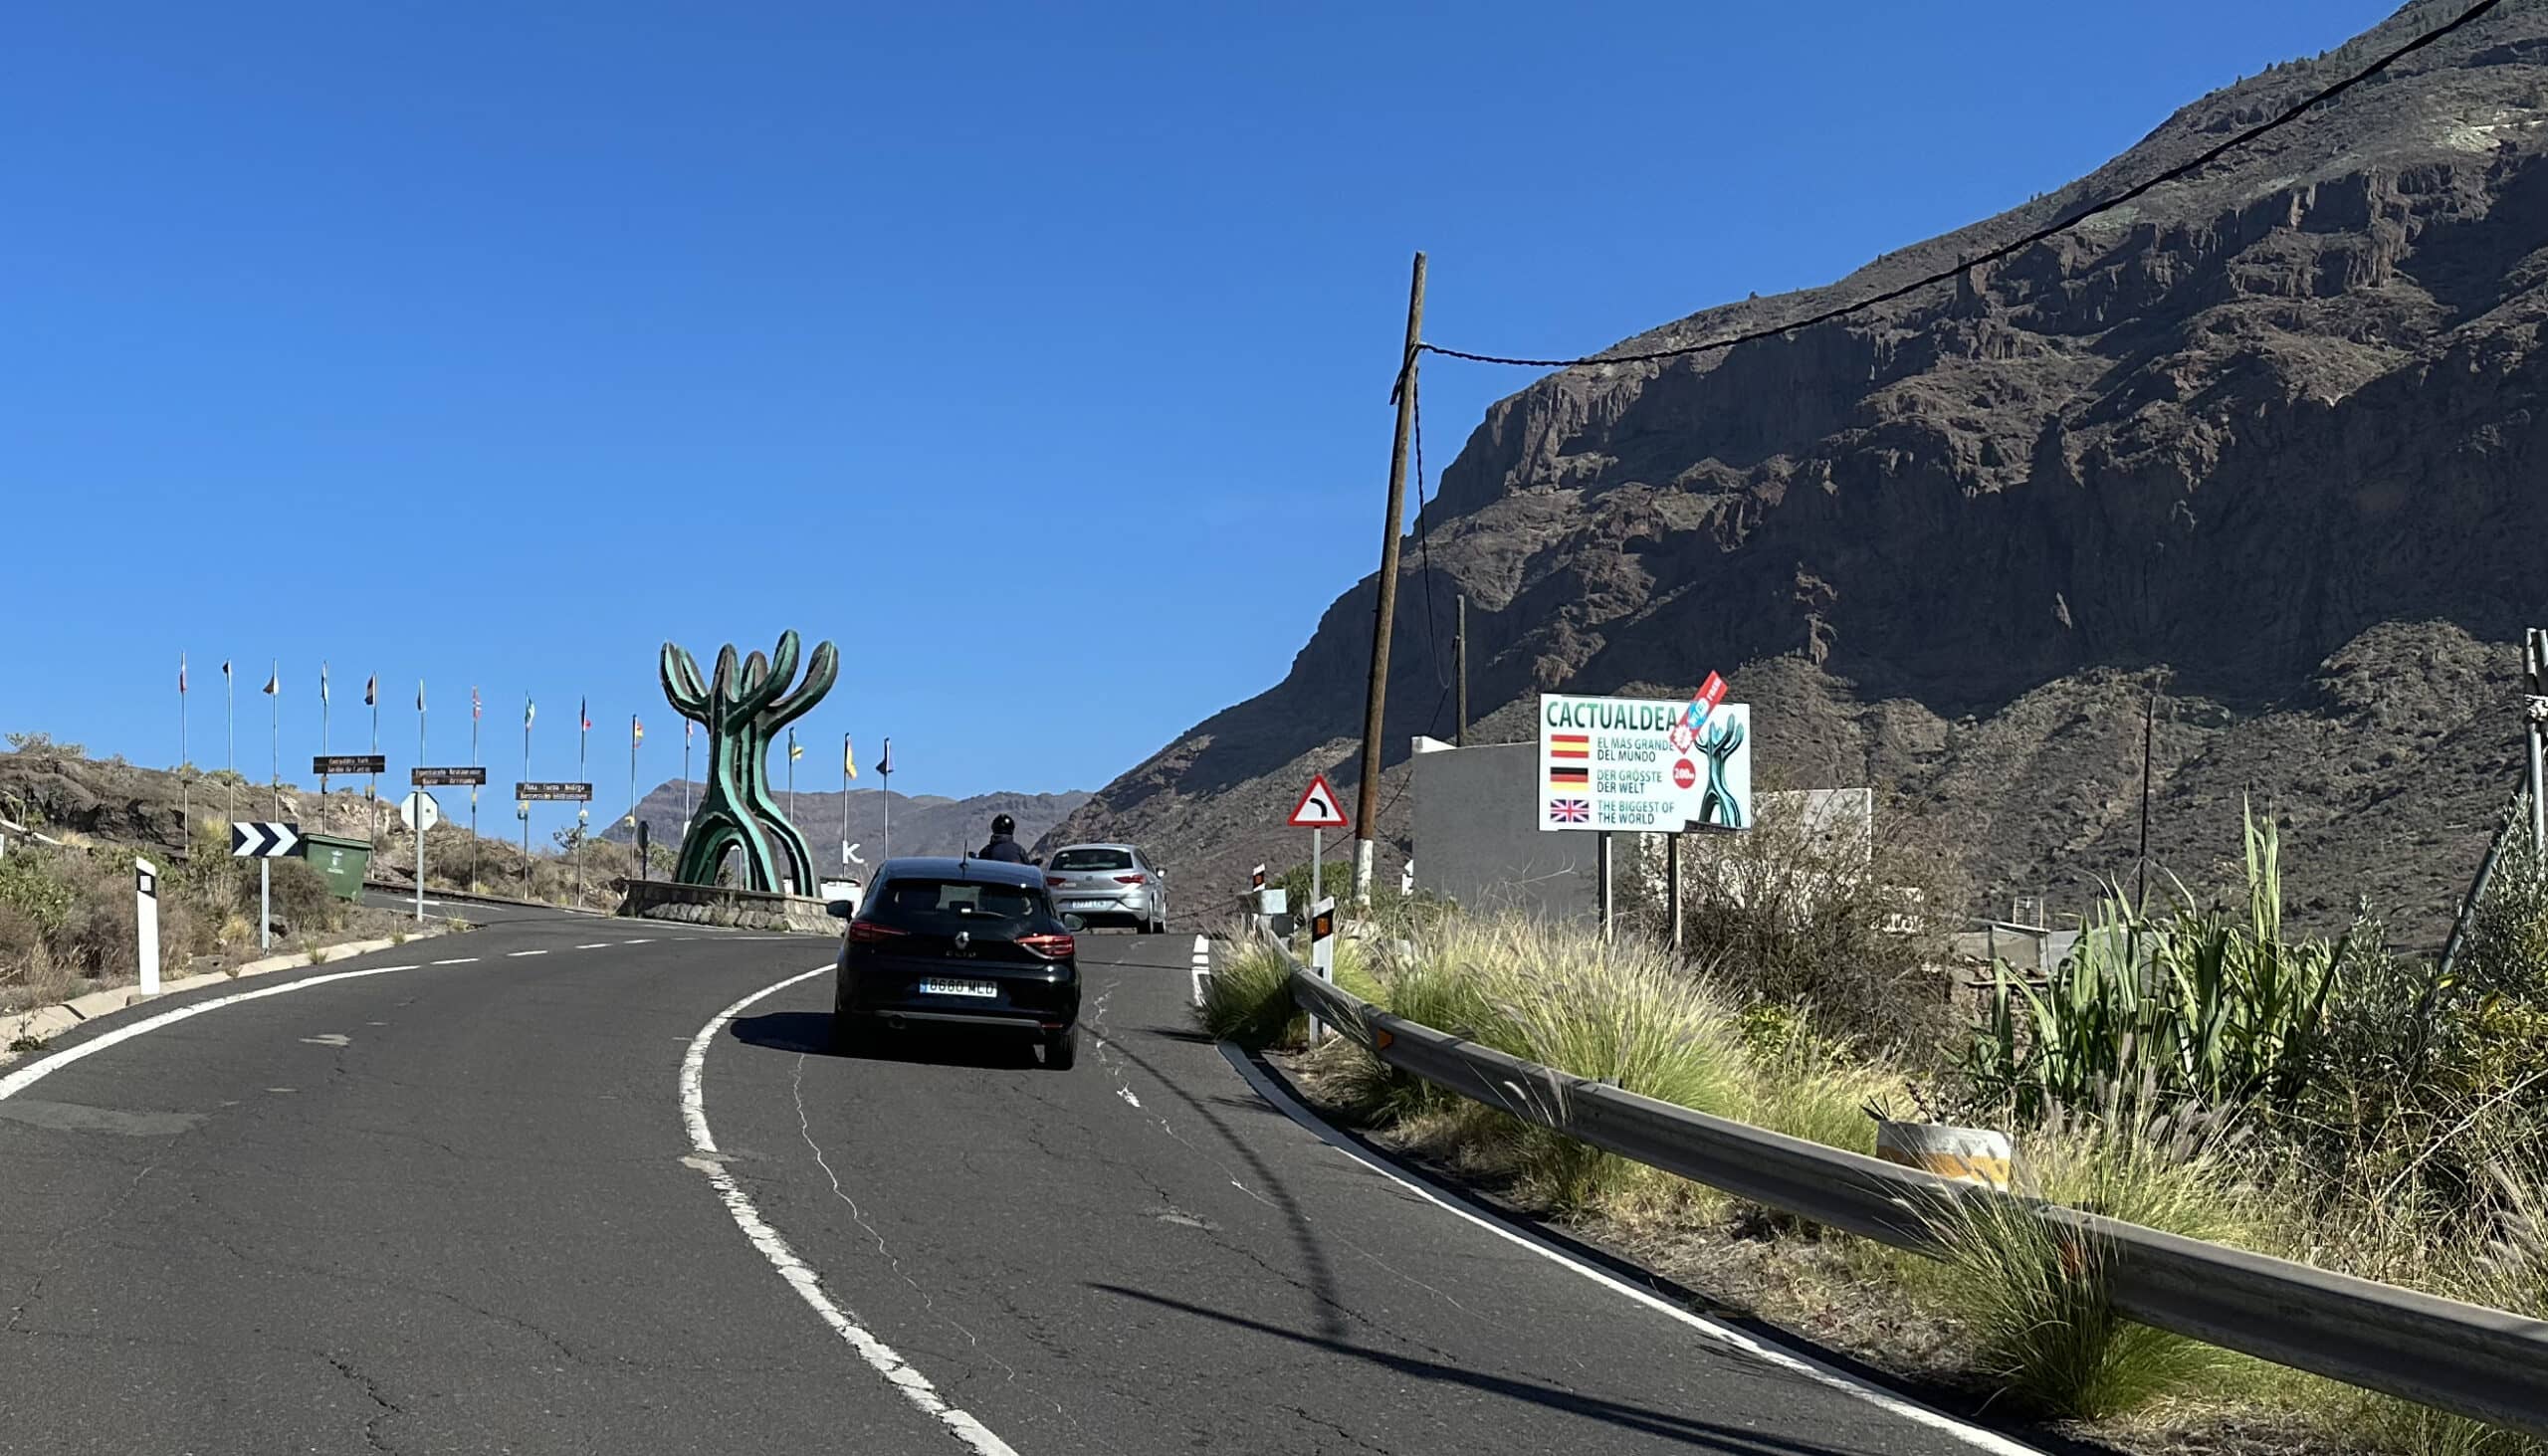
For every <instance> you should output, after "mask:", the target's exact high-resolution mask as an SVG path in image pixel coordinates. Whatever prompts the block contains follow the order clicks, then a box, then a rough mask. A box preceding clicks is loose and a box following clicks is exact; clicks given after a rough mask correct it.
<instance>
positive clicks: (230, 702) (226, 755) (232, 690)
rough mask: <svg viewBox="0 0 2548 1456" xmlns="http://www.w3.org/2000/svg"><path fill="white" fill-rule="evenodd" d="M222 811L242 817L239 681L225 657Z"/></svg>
mask: <svg viewBox="0 0 2548 1456" xmlns="http://www.w3.org/2000/svg"><path fill="white" fill-rule="evenodd" d="M221 742H222V748H221V766H222V767H223V768H224V769H225V770H227V772H226V773H225V774H224V776H223V777H222V780H221V794H222V804H223V808H222V814H223V816H224V817H226V818H230V819H236V818H238V817H239V680H238V679H237V678H234V677H232V676H231V674H230V659H228V658H223V659H222V660H221Z"/></svg>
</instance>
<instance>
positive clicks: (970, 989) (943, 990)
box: [920, 979, 999, 996]
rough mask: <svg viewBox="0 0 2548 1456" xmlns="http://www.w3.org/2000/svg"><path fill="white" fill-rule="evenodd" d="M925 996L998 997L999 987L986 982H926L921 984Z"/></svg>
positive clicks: (933, 980) (921, 991) (934, 980)
mask: <svg viewBox="0 0 2548 1456" xmlns="http://www.w3.org/2000/svg"><path fill="white" fill-rule="evenodd" d="M920 993H921V994H922V995H924V996H996V995H998V994H999V987H998V986H996V985H993V984H992V983H991V982H989V981H986V980H936V979H931V980H924V981H922V982H921V983H920Z"/></svg>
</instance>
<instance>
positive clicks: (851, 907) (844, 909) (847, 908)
mask: <svg viewBox="0 0 2548 1456" xmlns="http://www.w3.org/2000/svg"><path fill="white" fill-rule="evenodd" d="M823 909H824V910H826V911H829V912H830V913H831V918H832V919H833V920H836V921H845V920H847V919H849V918H850V917H851V916H854V915H856V914H858V907H857V905H856V904H854V903H852V902H850V901H846V900H835V901H833V902H832V903H831V904H829V905H826V906H824V907H823Z"/></svg>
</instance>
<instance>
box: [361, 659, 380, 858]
mask: <svg viewBox="0 0 2548 1456" xmlns="http://www.w3.org/2000/svg"><path fill="white" fill-rule="evenodd" d="M363 696H364V697H366V698H368V699H370V700H371V751H372V753H373V755H374V756H377V755H378V754H379V752H380V674H378V673H373V674H372V675H371V686H370V687H369V689H367V690H366V691H365V692H364V693H363ZM370 777H371V787H370V788H369V789H367V790H365V792H367V793H369V794H370V795H371V802H370V803H369V804H368V805H366V807H367V808H369V809H370V810H371V837H372V839H373V840H374V841H375V842H377V841H378V840H379V838H380V775H379V774H378V773H373V774H372V775H371V776H370Z"/></svg>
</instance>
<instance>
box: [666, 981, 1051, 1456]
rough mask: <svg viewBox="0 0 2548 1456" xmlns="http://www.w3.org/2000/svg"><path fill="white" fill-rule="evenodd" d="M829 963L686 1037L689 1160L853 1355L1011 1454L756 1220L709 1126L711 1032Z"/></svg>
mask: <svg viewBox="0 0 2548 1456" xmlns="http://www.w3.org/2000/svg"><path fill="white" fill-rule="evenodd" d="M630 943H632V944H634V943H636V942H634V941H631V942H630ZM831 968H832V962H831V961H828V960H826V961H824V962H823V963H822V964H820V965H817V966H815V967H814V968H813V969H811V970H804V971H798V972H797V973H796V974H794V975H791V976H789V977H787V978H786V979H785V980H782V981H779V982H777V983H776V984H774V985H766V986H763V987H761V988H760V989H759V990H757V991H754V992H752V993H751V994H750V995H748V996H745V997H743V999H742V1000H740V1001H737V1002H736V1003H735V1004H733V1005H732V1006H729V1007H727V1008H726V1009H725V1010H723V1011H720V1012H718V1013H717V1014H716V1015H715V1016H714V1017H712V1018H711V1019H710V1020H709V1022H708V1024H707V1025H706V1026H703V1027H701V1028H699V1035H697V1036H695V1037H692V1038H691V1041H690V1049H689V1050H688V1051H686V1052H684V1053H683V1054H682V1059H681V1121H682V1126H683V1127H684V1128H685V1129H687V1130H689V1133H690V1146H691V1150H692V1152H693V1153H695V1154H699V1155H700V1156H699V1161H698V1162H697V1163H695V1164H694V1166H697V1167H700V1168H702V1169H703V1170H704V1171H706V1172H707V1174H708V1181H709V1182H710V1184H712V1185H713V1186H714V1187H715V1188H716V1189H717V1196H718V1197H719V1198H721V1199H723V1200H724V1201H725V1204H726V1211H727V1212H728V1213H729V1214H731V1215H733V1217H734V1220H735V1226H736V1227H738V1228H740V1229H742V1230H743V1237H744V1238H747V1239H749V1240H751V1245H752V1247H753V1248H755V1249H758V1250H760V1252H761V1257H762V1258H765V1259H767V1260H768V1261H769V1262H770V1265H771V1267H773V1268H775V1269H776V1270H777V1271H778V1277H779V1278H781V1279H784V1280H786V1281H787V1284H788V1287H789V1288H791V1289H793V1290H795V1291H796V1293H797V1295H798V1296H799V1297H800V1298H802V1299H803V1300H804V1301H805V1303H806V1304H808V1305H811V1306H812V1307H813V1310H814V1313H815V1314H816V1315H819V1316H821V1317H822V1321H823V1323H824V1324H826V1325H829V1326H830V1327H831V1328H832V1330H833V1332H834V1333H835V1334H837V1335H839V1336H840V1338H841V1339H842V1340H843V1341H845V1342H847V1343H848V1345H849V1348H850V1349H852V1350H854V1351H856V1352H858V1357H859V1358H860V1359H862V1360H865V1361H866V1362H867V1366H868V1368H870V1369H872V1370H874V1371H875V1372H876V1373H877V1374H879V1375H882V1376H884V1377H885V1383H886V1384H888V1385H891V1386H892V1387H893V1388H894V1389H895V1390H896V1391H898V1392H900V1393H901V1395H902V1397H903V1398H904V1399H906V1400H908V1401H910V1402H911V1403H912V1404H914V1405H916V1406H918V1407H920V1409H921V1410H923V1411H924V1412H926V1413H927V1414H928V1415H929V1416H930V1417H931V1418H932V1419H934V1420H936V1421H937V1422H938V1423H939V1424H941V1425H943V1426H945V1427H947V1429H948V1430H949V1432H950V1433H952V1434H953V1435H954V1436H955V1437H956V1439H957V1440H959V1441H961V1442H963V1443H964V1444H965V1445H966V1446H968V1447H970V1448H972V1449H973V1450H974V1451H977V1452H979V1453H981V1456H1017V1450H1016V1448H1015V1447H1013V1446H1011V1445H1009V1444H1008V1443H1007V1442H1006V1441H1003V1440H1001V1439H1000V1438H999V1437H998V1436H996V1435H994V1434H992V1433H991V1429H990V1427H988V1426H985V1425H983V1424H982V1423H981V1422H980V1421H978V1420H975V1419H974V1418H973V1417H972V1416H971V1415H970V1414H968V1413H966V1412H965V1411H964V1410H963V1409H961V1408H960V1407H958V1406H956V1404H954V1403H953V1402H951V1401H949V1400H948V1398H947V1397H946V1396H944V1395H941V1394H939V1393H938V1387H937V1386H936V1385H933V1384H931V1383H930V1382H929V1377H928V1376H927V1375H924V1374H922V1373H921V1372H920V1371H919V1370H918V1369H916V1368H915V1367H914V1366H913V1365H912V1362H911V1361H909V1360H907V1359H905V1358H903V1357H902V1355H901V1354H900V1353H899V1352H896V1351H895V1349H894V1348H893V1347H892V1346H890V1345H887V1344H886V1343H885V1342H883V1341H881V1340H879V1339H877V1338H876V1337H875V1336H873V1335H871V1334H869V1333H867V1331H865V1330H864V1329H861V1328H860V1327H859V1325H858V1322H857V1321H855V1320H853V1319H851V1318H850V1316H849V1312H848V1311H846V1310H844V1309H842V1308H841V1307H840V1306H839V1305H837V1304H834V1303H833V1302H832V1298H831V1296H829V1295H827V1294H825V1293H824V1292H823V1286H822V1276H821V1275H819V1274H817V1273H815V1272H814V1270H813V1268H812V1266H810V1265H808V1264H807V1263H806V1262H805V1261H804V1260H802V1259H799V1258H797V1257H796V1251H795V1250H794V1249H791V1248H789V1247H788V1246H787V1241H786V1240H785V1239H784V1238H781V1237H780V1236H779V1233H778V1230H776V1229H774V1228H771V1227H770V1226H769V1225H768V1224H767V1223H764V1222H762V1221H761V1216H760V1210H759V1209H757V1208H755V1207H753V1206H752V1200H751V1197H750V1195H748V1194H746V1193H745V1192H744V1191H743V1185H742V1184H740V1183H738V1182H736V1181H735V1175H734V1174H733V1173H730V1172H728V1171H727V1170H726V1165H725V1163H724V1162H723V1161H721V1160H719V1159H718V1158H717V1156H716V1152H717V1140H716V1138H715V1137H714V1136H713V1135H712V1134H710V1132H709V1131H708V1108H707V1104H706V1100H705V1096H704V1094H703V1093H702V1091H701V1089H700V1083H701V1080H702V1077H703V1074H704V1073H705V1072H706V1070H707V1067H708V1048H709V1046H710V1044H711V1043H713V1042H714V1041H715V1040H716V1039H717V1033H718V1032H720V1031H723V1030H724V1029H725V1028H726V1026H727V1024H728V1023H729V1022H731V1021H733V1020H734V1019H735V1018H736V1017H737V1016H738V1015H740V1014H742V1012H743V1008H744V1007H746V1006H749V1005H751V1004H752V1003H753V1002H754V1001H757V1000H759V999H760V998H762V997H763V996H766V995H769V994H771V993H772V992H775V991H783V990H785V989H786V988H788V987H789V986H792V985H794V984H796V983H797V982H798V981H801V980H808V979H811V978H812V977H814V976H818V975H821V974H822V973H823V972H824V971H827V970H829V969H831Z"/></svg>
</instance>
